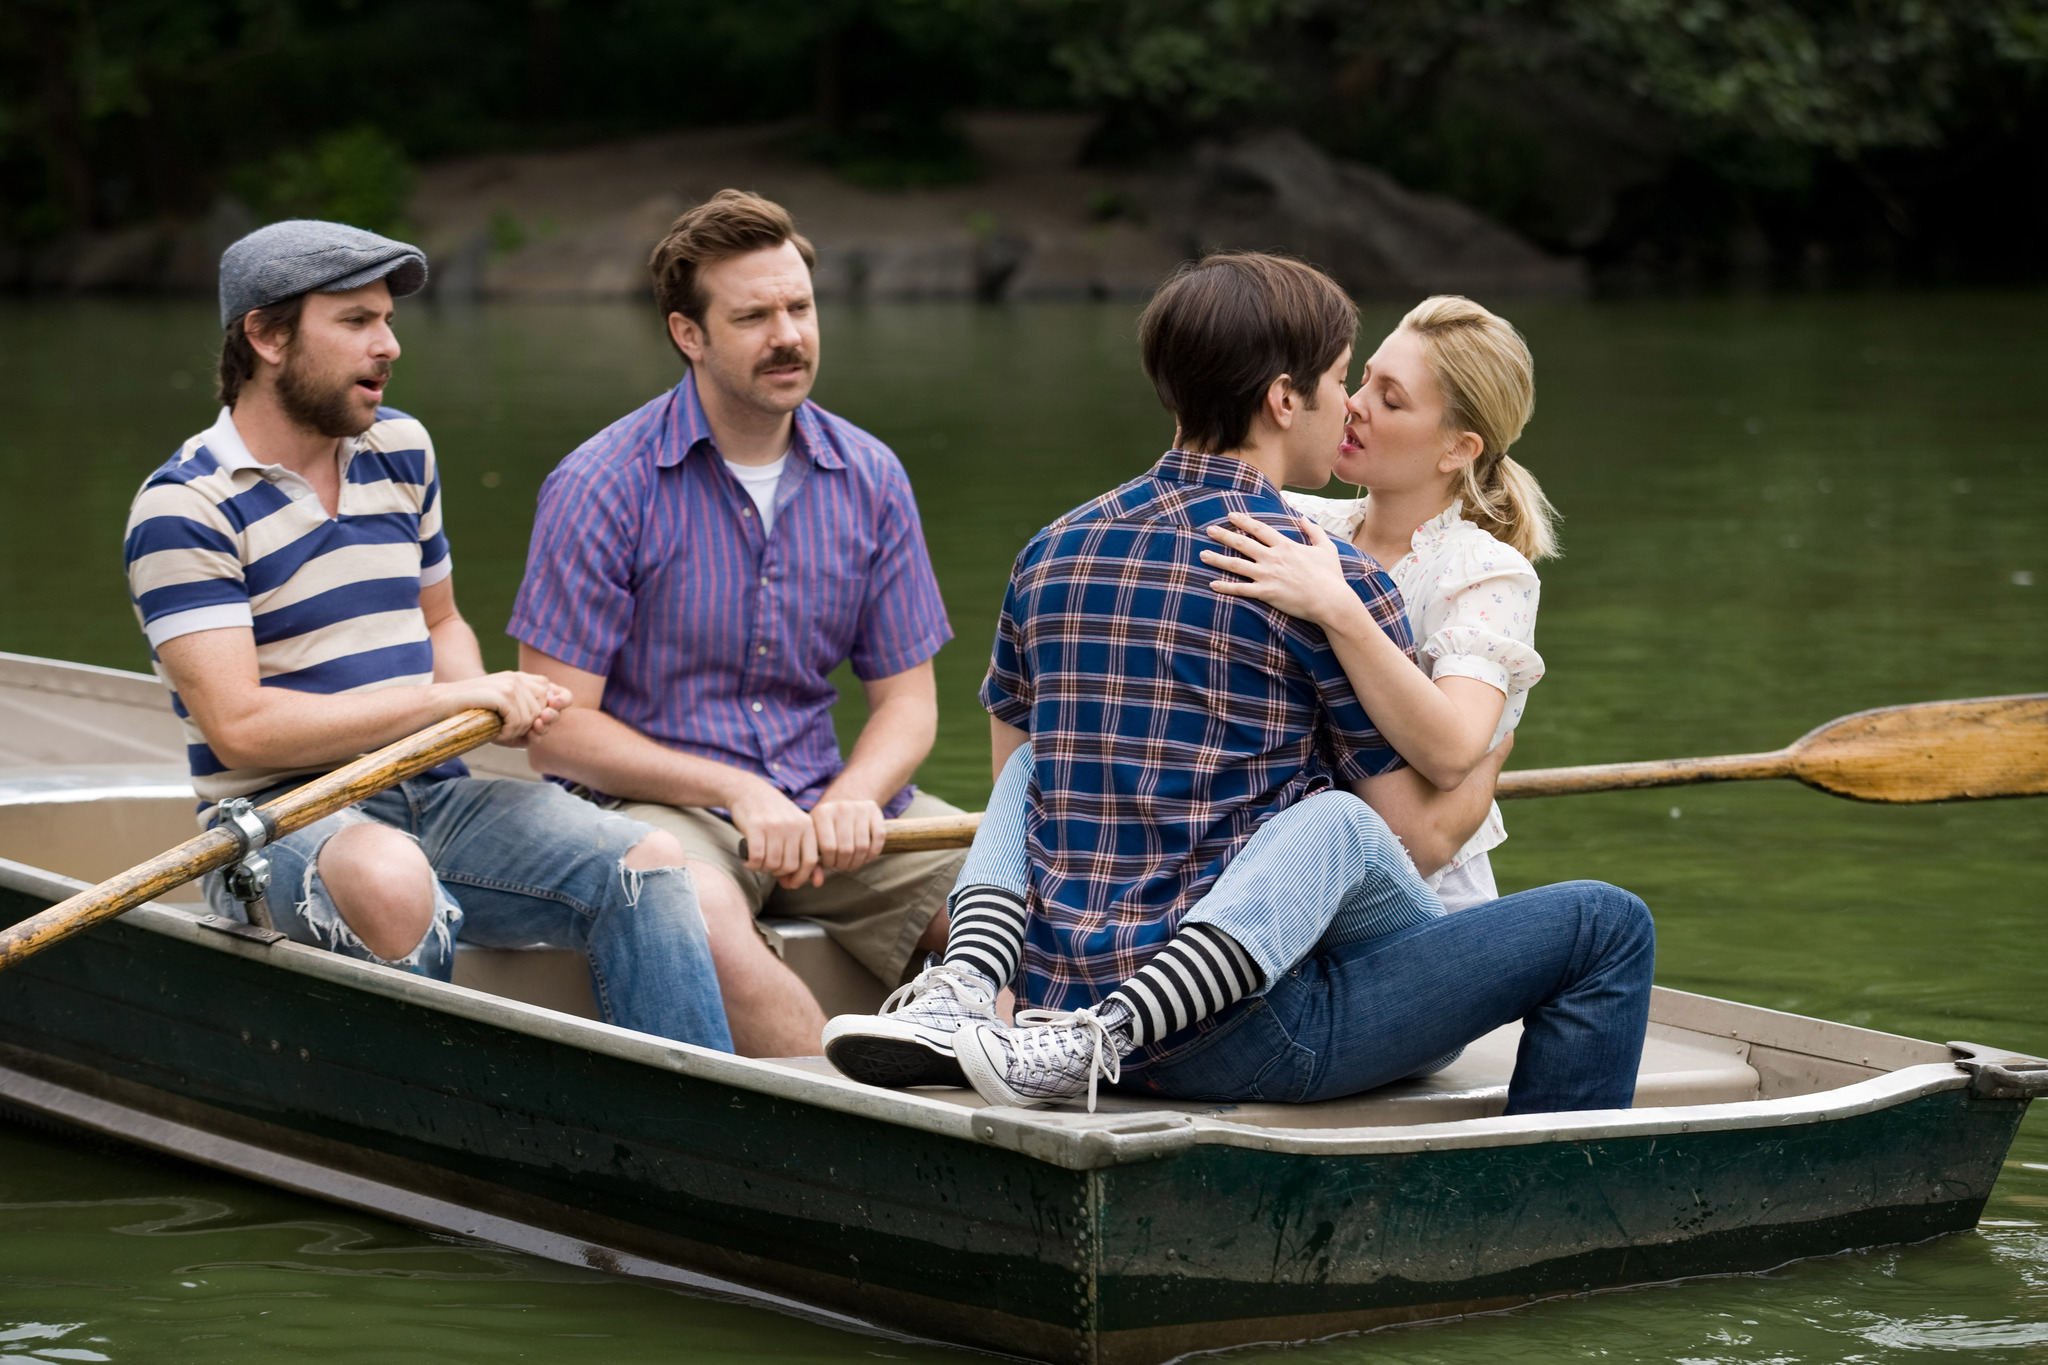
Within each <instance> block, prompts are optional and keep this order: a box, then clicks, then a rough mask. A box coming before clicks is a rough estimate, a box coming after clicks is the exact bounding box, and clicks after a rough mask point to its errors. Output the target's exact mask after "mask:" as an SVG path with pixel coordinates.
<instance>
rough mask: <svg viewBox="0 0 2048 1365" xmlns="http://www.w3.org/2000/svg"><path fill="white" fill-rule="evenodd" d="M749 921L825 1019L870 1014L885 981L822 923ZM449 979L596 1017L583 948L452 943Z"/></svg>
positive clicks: (536, 1003)
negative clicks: (452, 971)
mask: <svg viewBox="0 0 2048 1365" xmlns="http://www.w3.org/2000/svg"><path fill="white" fill-rule="evenodd" d="M756 922H757V923H758V924H759V925H760V927H761V931H762V936H763V937H764V938H766V939H767V940H768V945H769V946H770V947H771V948H773V949H775V951H776V953H777V954H778V955H779V956H780V957H781V958H782V960H783V961H784V962H787V963H788V964H789V966H790V970H792V971H794V972H795V973H796V974H797V975H798V976H799V977H801V978H803V982H804V984H805V985H806V986H809V987H810V988H811V994H812V995H814V996H816V997H817V999H818V1006H819V1008H821V1009H823V1010H824V1011H825V1014H826V1016H827V1017H828V1018H829V1017H830V1016H832V1015H835V1014H871V1013H873V1012H874V1011H875V1010H876V1009H878V1008H879V1007H880V1006H881V1003H882V997H883V996H884V995H886V994H888V991H887V990H886V988H884V987H883V985H882V983H881V982H879V981H877V980H875V978H874V976H873V974H871V973H870V972H869V971H868V969H867V968H865V967H863V966H861V965H860V963H859V962H858V961H856V960H855V958H854V957H853V955H852V954H851V953H849V952H847V951H846V950H845V949H844V948H841V947H840V946H839V945H838V944H836V943H834V942H833V941H832V940H831V938H830V937H829V936H828V935H827V934H826V933H825V931H824V930H823V929H820V928H819V927H818V926H817V925H815V924H811V923H809V922H808V921H805V920H797V919H761V920H758V921H756ZM455 984H456V985H458V986H468V987H469V988H471V989H472V990H479V991H488V992H489V993H490V994H492V995H501V996H504V997H505V998H506V999H508V1000H522V1001H524V1002H526V1003H527V1004H529V1005H540V1006H542V1007H544V1008H547V1009H551V1010H560V1011H561V1012H562V1013H563V1014H574V1015H578V1016H580V1017H582V1018H584V1019H595V1018H597V1001H596V1000H595V998H594V997H593V996H592V995H591V992H590V968H589V964H588V963H587V962H585V960H584V957H583V954H581V953H579V952H576V951H574V950H572V949H568V948H478V947H475V946H473V945H471V944H467V943H458V944H456V945H455Z"/></svg>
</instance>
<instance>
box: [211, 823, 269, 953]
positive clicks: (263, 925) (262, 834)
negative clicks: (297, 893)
mask: <svg viewBox="0 0 2048 1365" xmlns="http://www.w3.org/2000/svg"><path fill="white" fill-rule="evenodd" d="M220 822H221V824H223V825H225V826H227V827H228V828H229V829H230V830H232V831H234V835H235V841H236V842H237V843H239V844H241V846H242V857H241V860H240V861H239V862H237V863H235V865H234V866H232V867H230V868H229V869H228V870H227V872H226V873H225V874H224V875H223V877H222V880H223V881H224V882H225V883H226V884H227V888H228V894H229V895H230V896H233V897H234V898H235V899H236V900H238V901H240V902H241V903H242V911H243V913H244V914H246V915H248V917H249V923H250V924H252V925H254V926H255V927H256V928H258V929H261V930H264V931H266V932H268V933H273V934H274V933H276V932H277V926H276V925H275V924H273V923H272V922H271V919H270V903H269V901H268V899H267V897H268V895H269V893H270V859H268V858H266V857H264V856H263V853H262V850H263V848H264V846H265V845H266V844H268V843H269V842H270V835H271V825H270V822H269V821H267V820H265V819H264V818H263V816H262V814H261V813H259V812H258V811H257V809H256V806H255V803H253V802H252V801H250V800H249V799H248V798H247V797H245V796H238V797H236V798H234V799H233V800H232V801H223V802H221V805H220Z"/></svg>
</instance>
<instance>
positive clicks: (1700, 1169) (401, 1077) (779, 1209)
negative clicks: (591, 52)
mask: <svg viewBox="0 0 2048 1365" xmlns="http://www.w3.org/2000/svg"><path fill="white" fill-rule="evenodd" d="M9 867H10V868H11V870H12V872H13V874H14V875H12V876H0V923H10V922H12V921H14V920H15V919H19V918H21V917H23V916H26V915H28V914H31V913H33V912H35V911H37V910H40V909H42V908H44V907H45V906H46V905H48V904H49V903H51V902H52V901H54V900H55V899H58V898H59V897H60V896H61V895H62V894H64V893H65V891H66V890H67V889H68V888H67V887H66V886H64V885H63V884H62V883H61V882H60V881H59V880H58V879H55V878H50V877H48V876H47V874H32V870H31V869H23V868H21V867H20V866H19V865H18V864H16V865H9ZM7 870H8V869H0V871H7ZM30 874H32V875H30ZM785 1078H786V1079H785ZM1987 1089H1990V1090H1995V1087H1989V1088H1987V1087H1986V1086H1983V1085H1975V1086H1974V1088H1973V1082H1972V1077H1971V1076H1970V1075H1969V1074H1966V1073H1965V1072H1963V1071H1961V1070H1958V1069H1956V1068H1955V1067H1953V1066H1948V1067H1943V1066H1939V1065H1920V1066H1911V1067H1906V1068H1903V1069H1901V1070H1898V1071H1896V1072H1893V1073H1891V1074H1890V1075H1887V1076H1885V1077H1882V1078H1880V1079H1879V1080H1874V1081H1869V1082H1866V1083H1864V1084H1862V1085H1858V1086H1851V1087H1848V1088H1847V1089H1844V1090H1840V1091H1836V1092H1831V1095H1833V1096H1837V1097H1839V1098H1838V1099H1831V1100H1830V1105H1831V1106H1832V1107H1825V1106H1824V1107H1823V1109H1821V1110H1813V1112H1808V1111H1809V1110H1811V1109H1812V1106H1808V1108H1807V1109H1801V1110H1798V1111H1797V1112H1794V1111H1793V1110H1788V1109H1786V1108H1785V1107H1784V1106H1783V1105H1780V1106H1779V1108H1778V1109H1775V1110H1774V1109H1772V1107H1771V1104H1769V1103H1762V1102H1760V1103H1756V1104H1750V1105H1730V1106H1721V1107H1720V1108H1722V1109H1725V1110H1727V1111H1728V1112H1729V1115H1730V1116H1732V1117H1729V1116H1717V1112H1715V1111H1710V1110H1708V1109H1707V1108H1705V1107H1699V1108H1693V1109H1686V1110H1679V1109H1667V1110H1644V1111H1630V1112H1627V1113H1619V1114H1613V1115H1607V1116H1604V1117H1603V1116H1593V1117H1591V1118H1589V1119H1588V1124H1587V1125H1581V1126H1580V1127H1579V1128H1578V1129H1560V1130H1555V1131H1549V1132H1546V1131H1540V1130H1538V1129H1535V1128H1532V1127H1530V1125H1529V1124H1528V1123H1527V1121H1523V1120H1505V1119H1479V1120H1472V1121H1469V1122H1467V1123H1462V1124H1440V1125H1434V1126H1429V1127H1423V1128H1415V1129H1410V1130H1400V1129H1377V1130H1372V1131H1373V1133H1375V1134H1377V1135H1378V1136H1371V1135H1368V1136H1367V1137H1364V1138H1361V1137H1360V1136H1359V1131H1360V1130H1351V1132H1350V1133H1349V1134H1348V1135H1346V1134H1342V1133H1338V1134H1327V1135H1325V1134H1318V1133H1317V1131H1316V1130H1304V1131H1303V1132H1300V1133H1297V1134H1296V1135H1295V1136H1293V1137H1292V1138H1289V1137H1287V1136H1286V1135H1280V1136H1277V1137H1276V1136H1274V1135H1273V1131H1272V1130H1270V1129H1267V1130H1261V1129H1258V1128H1247V1129H1243V1130H1242V1131H1237V1132H1228V1133H1226V1132H1223V1131H1222V1127H1221V1126H1219V1125H1209V1126H1203V1125H1201V1124H1197V1123H1195V1122H1193V1121H1192V1120H1190V1119H1189V1118H1188V1117H1187V1116H1185V1115H1173V1114H1157V1115H1150V1116H1146V1115H1137V1116H1134V1115H1130V1114H1124V1115H1116V1116H1096V1117H1095V1118H1094V1119H1091V1120H1086V1121H1082V1120H1080V1119H1079V1118H1078V1116H1077V1117H1076V1119H1075V1120H1073V1121H1056V1120H1049V1119H1042V1118H1041V1117H1040V1116H1035V1115H1031V1114H1025V1113H1022V1112H1020V1111H1016V1110H982V1111H974V1110H968V1109H961V1108H959V1107H957V1106H946V1105H940V1104H937V1103H936V1102H935V1101H931V1100H925V1099H919V1098H917V1097H915V1096H890V1095H879V1094H878V1093H877V1092H864V1091H862V1089H861V1088H860V1087H855V1086H851V1085H850V1084H849V1083H844V1082H828V1081H825V1080H819V1079H816V1078H813V1077H808V1076H804V1075H800V1074H797V1073H794V1072H783V1071H778V1070H776V1069H775V1068H774V1067H772V1066H770V1065H767V1064H762V1063H752V1062H745V1061H740V1060H738V1059H731V1058H721V1057H718V1056H716V1055H715V1054H709V1053H703V1052H700V1051H697V1050H695V1049H690V1048H685V1047H681V1046H679V1045H674V1044H668V1043H664V1042H662V1041H661V1040H657V1039H650V1038H646V1037H644V1036H642V1035H638V1034H632V1033H628V1032H625V1031H623V1030H618V1029H612V1028H608V1027H607V1026H604V1025H600V1024H591V1023H587V1022H584V1021H580V1020H569V1019H566V1018H564V1017H563V1016H559V1015H553V1014H550V1013H549V1012H547V1011H541V1010H536V1009H533V1008H531V1007H527V1006H521V1005H518V1004H516V1003H513V1002H506V1001H500V1000H497V999H495V998H493V997H488V996H483V995H480V994H478V993H476V992H470V991H464V990H461V989H459V988H454V987H447V986H442V985H439V984H438V983H428V982H421V981H418V980H416V979H414V978H408V977H402V976H400V974H398V973H393V972H387V971H383V970H382V969H379V968H375V967H369V966H365V965H363V964H360V963H354V962H349V961H346V960H343V959H340V958H336V957H333V956H331V955H327V954H321V953H317V952H314V951H312V950H309V949H302V948H298V947H296V946H295V945H289V944H286V945H278V946H275V947H270V948H265V947H261V946H258V945H254V944H250V943H247V942H244V941H242V940H239V939H235V938H232V937H228V936H225V935H221V934H217V933H213V932H210V931H209V930H207V929H206V928H204V927H203V926H201V925H199V924H198V923H196V922H195V920H194V917H193V916H190V915H183V914H178V913H174V912H172V911H169V910H165V909H159V908H154V907H150V908H145V909H144V910H142V911H138V912H135V913H134V914H131V915H130V916H128V917H127V918H126V919H125V920H123V921H120V922H116V923H115V924H113V925H110V926H108V927H106V928H104V929H102V930H99V931H96V932H94V933H91V934H88V935H85V936H83V937H81V938H77V939H73V940H71V941H69V942H67V943H65V944H63V945H61V946H59V947H57V948H55V949H53V950H51V951H49V952H46V953H44V954H42V955H41V956H39V957H36V958H34V959H32V960H31V961H29V962H27V963H25V964H23V965H21V966H19V967H17V968H15V969H13V970H11V971H8V972H6V973H4V974H0V1101H4V1102H5V1103H7V1104H9V1105H11V1106H12V1107H14V1108H15V1109H16V1110H17V1111H22V1112H33V1113H34V1114H36V1115H38V1116H41V1117H44V1118H52V1117H54V1118H58V1119H61V1120H63V1121H65V1122H69V1123H74V1124H82V1125H84V1126H87V1127H92V1128H96V1129H99V1130H100V1131H104V1132H111V1133H116V1134H119V1135H121V1136H123V1137H126V1138H128V1139H130V1140H133V1141H137V1142H141V1143H145V1144H148V1145H151V1146H155V1147H158V1148H161V1149H163V1150H169V1151H176V1152H180V1153H182V1154H184V1155H186V1156H189V1157H192V1158H193V1159H196V1160H201V1161H208V1162H211V1163H213V1164H216V1165H221V1166H226V1167H230V1168H234V1169H241V1170H245V1171H247V1172H249V1173H250V1174H252V1175H254V1176H256V1177H257V1178H260V1179H267V1180H272V1181H274V1182H276V1183H279V1184H283V1185H287V1186H291V1187H293V1188H299V1189H305V1190H308V1191H311V1192H313V1193H317V1194H321V1195H323V1196H325V1197H328V1198H332V1199H336V1200H339V1201H341V1202H344V1203H350V1204H354V1205H357V1206H360V1207H365V1208H372V1209H375V1210H377V1211H378V1212H380V1213H384V1214H387V1215H389V1216H392V1217H396V1218H401V1219H406V1220H409V1221H413V1222H416V1223H420V1224H422V1225H425V1226H431V1227H437V1228H443V1229H446V1230H451V1231H457V1232H466V1233H470V1234H471V1235H476V1236H481V1237H486V1238H489V1239H491V1240H495V1241H502V1242H506V1243H508V1244H511V1245H515V1246H524V1247H527V1248H529V1249H532V1250H536V1251H539V1252H541V1253H542V1254H546V1255H552V1256H557V1257H559V1258H562V1259H575V1260H581V1261H583V1262H585V1263H587V1264H591V1265H595V1266H599V1267H601V1268H605V1269H611V1270H619V1271H622V1272H625V1273H637V1274H658V1275H662V1276H664V1277H666V1278H669V1279H671V1280H680V1281H681V1282H683V1283H695V1284H700V1285H701V1286H702V1287H704V1288H707V1289H710V1290H713V1291H717V1290H719V1289H720V1288H730V1287H733V1286H744V1287H747V1288H748V1289H751V1290H753V1291H765V1293H766V1294H768V1295H770V1296H774V1297H776V1298H777V1299H786V1300H789V1301H794V1304H800V1305H808V1306H811V1307H814V1308H817V1309H823V1310H829V1311H828V1313H827V1316H836V1315H837V1314H844V1315H846V1316H847V1317H848V1318H851V1319H856V1320H858V1322H859V1323H862V1324H870V1325H874V1326H878V1327H881V1328H885V1329H894V1330H897V1331H902V1332H907V1333H912V1334H915V1335H918V1336H922V1337H935V1338H941V1339H944V1340H949V1341H954V1342H960V1343H964V1344H968V1345H972V1346H978V1347H983V1348H987V1349H990V1350H995V1351H999V1352H1005V1353H1009V1354H1016V1355H1025V1356H1030V1357H1034V1358H1037V1359H1040V1360H1046V1361H1057V1362H1075V1363H1076V1365H1098V1363H1100V1365H1126V1363H1127V1365H1151V1363H1152V1362H1156V1361H1161V1360H1165V1359H1167V1358H1169V1357H1172V1356H1175V1355H1178V1354H1181V1353H1183V1352H1186V1351H1190V1350H1199V1349H1209V1348H1215V1347H1219V1346H1227V1345H1232V1344H1237V1343H1243V1342H1255V1341H1285V1340H1300V1339H1303V1338H1312V1337H1319V1336H1325V1335H1329V1334H1332V1333H1336V1332H1341V1331H1348V1330H1357V1329H1362V1328H1369V1327H1373V1326H1378V1325H1382V1324H1387V1323H1395V1322H1405V1321H1414V1320H1418V1319H1424V1318H1433V1317H1442V1316H1446V1315H1450V1314H1455V1313H1460V1312H1466V1311H1472V1310H1481V1309H1493V1308H1499V1307H1504V1306H1508V1305H1513V1304H1518V1303H1522V1302H1526V1301H1528V1300H1531V1299H1536V1298H1542V1297H1545V1296H1551V1295H1558V1294H1568V1293H1573V1292H1578V1291H1581V1290H1585V1289H1589V1288H1594V1287H1599V1286H1610V1285H1622V1284H1639V1283H1645V1282H1652V1281H1660V1280H1669V1279H1675V1278H1678V1277H1682V1276H1690V1275H1702V1274H1713V1273H1720V1272H1728V1271H1750V1270H1760V1269H1764V1268H1768V1267H1770V1266H1774V1265H1778V1264H1781V1263H1783V1262H1785V1261H1787V1260H1790V1259H1793V1258H1796V1257H1802V1256H1812V1255H1817V1254H1822V1253H1828V1252H1835V1251H1840V1250H1844V1249H1848V1248H1854V1247H1862V1246H1869V1245H1873V1244H1879V1243H1894V1242H1906V1241H1914V1240H1918V1239H1921V1238H1926V1237H1930V1236H1933V1235H1936V1234H1938V1233H1945V1232H1954V1231H1960V1230H1963V1229H1966V1228H1969V1227H1971V1226H1973V1225H1974V1224H1975V1222H1976V1220H1977V1218H1978V1216H1979V1213H1980V1211H1981V1209H1982V1208H1983V1205H1984V1201H1985V1199H1986V1197H1987V1195H1988V1194H1989V1193H1990V1191H1991V1187H1992V1183H1993V1181H1994V1180H1995V1179H1996V1177H1997V1174H1998V1170H1999V1166H2000V1163H2001V1161H2002V1159H2003V1157H2004V1155H2005V1152H2006V1150H2007V1148H2008V1146H2009V1145H2010V1143H2011V1141H2012V1138H2013V1135H2014V1132H2015V1130H2016V1128H2017V1126H2018V1124H2019V1121H2020V1118H2021V1116H2022V1114H2023V1112H2024V1110H2025V1107H2026V1103H2027V1101H2026V1099H2025V1098H2021V1097H2005V1098H1999V1097H1991V1096H1990V1095H1988V1094H1987V1093H1985V1092H1987ZM891 1106H895V1107H894V1108H892V1107H891ZM1737 1111H1740V1112H1739V1113H1738V1112H1737ZM1814 1113H1818V1114H1819V1117H1815V1116H1814ZM1688 1116H1690V1117H1688ZM1550 1117H1552V1118H1563V1119H1577V1118H1579V1117H1581V1116H1550ZM1596 1120H1597V1121H1596ZM784 1306H792V1304H790V1303H785V1304H784Z"/></svg>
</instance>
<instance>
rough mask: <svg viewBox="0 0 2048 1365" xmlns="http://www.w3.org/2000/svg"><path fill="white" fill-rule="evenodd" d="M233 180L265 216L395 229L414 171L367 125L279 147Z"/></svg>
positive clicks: (385, 230)
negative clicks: (298, 146) (301, 146)
mask: <svg viewBox="0 0 2048 1365" xmlns="http://www.w3.org/2000/svg"><path fill="white" fill-rule="evenodd" d="M237 179H238V181H239V182H240V187H241V189H242V192H243V198H244V199H245V200H246V201H247V202H248V204H249V205H250V207H251V208H253V209H255V210H257V212H258V213H259V214H261V215H262V216H263V217H264V218H267V219H278V218H326V219H329V220H331V221H333V222H337V223H348V224H350V225H351V226H354V227H359V228H365V229H367V230H368V231H371V232H382V233H397V232H398V231H399V230H400V228H401V225H402V224H403V223H404V221H405V206H406V202H407V201H408V200H410V199H411V198H412V180H413V174H412V163H411V162H409V161H407V160H406V156H405V149H404V148H402V147H400V146H399V145H398V144H397V143H396V142H393V141H392V140H391V139H390V138H388V137H386V136H385V135H384V134H383V133H381V132H379V131H378V130H377V129H375V128H372V127H369V126H367V125H366V126H363V127H357V128H350V129H347V130H346V131H343V132H339V133H329V134H328V135H327V136H325V137H323V138H321V139H320V140H319V141H317V142H315V143H314V144H313V145H312V146H311V147H309V148H306V149H305V150H303V151H286V152H279V153H278V154H277V155H276V156H274V157H272V158H271V159H270V161H269V163H268V164H267V165H265V166H264V167H263V168H261V169H260V170H256V171H250V172H244V173H243V174H242V175H241V176H239V177H237ZM496 226H497V224H496V220H493V227H494V228H495V227H496Z"/></svg>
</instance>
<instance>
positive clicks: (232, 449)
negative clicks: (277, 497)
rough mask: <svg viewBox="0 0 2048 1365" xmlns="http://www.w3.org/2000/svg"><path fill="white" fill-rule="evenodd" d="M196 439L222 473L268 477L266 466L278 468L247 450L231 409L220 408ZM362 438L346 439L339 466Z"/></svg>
mask: <svg viewBox="0 0 2048 1365" xmlns="http://www.w3.org/2000/svg"><path fill="white" fill-rule="evenodd" d="M380 420H381V419H380ZM199 440H200V443H201V444H202V445H204V446H205V447H206V449H207V453H208V454H210V455H212V456H213V460H214V463H215V464H217V465H218V466H220V471H221V473H223V474H236V473H239V472H241V471H242V470H244V469H249V470H254V471H255V472H256V473H258V474H262V475H263V476H264V477H265V478H268V477H270V475H268V474H267V473H265V471H266V470H272V469H279V468H281V467H280V466H278V465H271V464H265V463H263V461H261V460H259V459H257V458H256V457H255V456H254V455H252V454H250V452H249V443H248V442H246V441H244V440H243V439H242V433H241V431H240V430H238V429H237V428H236V426H235V415H234V413H232V412H230V411H229V410H228V409H226V408H222V409H221V410H220V416H219V417H216V418H215V419H214V421H213V425H212V426H210V427H208V428H207V429H206V430H205V432H204V433H203V434H201V436H200V438H199ZM362 441H363V438H362V437H361V436H357V437H354V438H352V439H351V440H350V441H349V443H348V445H347V447H346V448H345V449H344V451H343V457H344V458H343V461H342V466H343V468H344V469H346V468H347V462H348V457H351V456H353V455H354V454H355V453H356V451H357V450H358V449H360V448H361V446H362ZM283 472H285V473H290V472H291V471H290V470H284V471H283Z"/></svg>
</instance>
